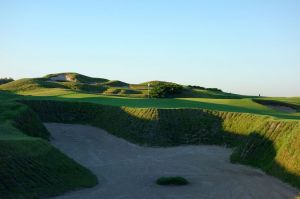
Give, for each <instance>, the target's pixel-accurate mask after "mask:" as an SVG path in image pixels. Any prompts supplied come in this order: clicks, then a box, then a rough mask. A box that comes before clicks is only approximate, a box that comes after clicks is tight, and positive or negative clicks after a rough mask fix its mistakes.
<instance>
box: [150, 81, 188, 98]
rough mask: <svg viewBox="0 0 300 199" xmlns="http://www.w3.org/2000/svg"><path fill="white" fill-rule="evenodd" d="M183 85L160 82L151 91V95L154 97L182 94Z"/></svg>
mask: <svg viewBox="0 0 300 199" xmlns="http://www.w3.org/2000/svg"><path fill="white" fill-rule="evenodd" d="M182 90H183V87H182V86H181V85H178V84H174V83H167V84H158V85H155V86H154V87H153V88H152V89H151V91H150V96H151V97H153V98H163V97H170V96H172V95H175V94H180V93H181V92H182Z"/></svg>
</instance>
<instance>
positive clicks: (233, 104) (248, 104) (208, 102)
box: [20, 89, 300, 119]
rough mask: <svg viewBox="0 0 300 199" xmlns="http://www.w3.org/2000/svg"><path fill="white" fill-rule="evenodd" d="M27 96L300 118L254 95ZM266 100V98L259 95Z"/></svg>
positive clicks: (50, 91) (36, 93)
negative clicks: (158, 96)
mask: <svg viewBox="0 0 300 199" xmlns="http://www.w3.org/2000/svg"><path fill="white" fill-rule="evenodd" d="M22 94H25V95H26V96H20V98H25V99H46V100H49V99H51V100H62V101H74V102H91V103H96V104H103V105H109V106H126V107H135V108H203V109H210V110H217V111H228V112H240V113H253V114H260V115H269V116H274V117H277V118H282V119H300V112H296V113H285V112H280V111H276V110H273V109H271V108H268V107H267V106H264V105H262V104H259V103H256V102H254V101H253V100H252V98H243V99H211V98H167V99H147V98H132V97H115V96H105V95H97V94H90V93H82V92H76V91H69V90H65V89H48V90H47V89H41V90H37V91H35V90H32V91H26V93H22ZM259 99H263V98H259Z"/></svg>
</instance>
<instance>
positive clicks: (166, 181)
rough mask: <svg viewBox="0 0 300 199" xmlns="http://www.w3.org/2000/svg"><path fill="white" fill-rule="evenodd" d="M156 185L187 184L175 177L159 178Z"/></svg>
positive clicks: (182, 179) (181, 178)
mask: <svg viewBox="0 0 300 199" xmlns="http://www.w3.org/2000/svg"><path fill="white" fill-rule="evenodd" d="M156 184H158V185H187V184H189V182H188V181H187V180H186V179H185V178H183V177H179V176H175V177H160V178H158V179H157V180H156Z"/></svg>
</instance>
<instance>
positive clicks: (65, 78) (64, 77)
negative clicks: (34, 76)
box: [50, 74, 72, 82]
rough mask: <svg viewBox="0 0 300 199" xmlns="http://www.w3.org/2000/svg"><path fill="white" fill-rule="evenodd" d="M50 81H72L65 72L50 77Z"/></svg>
mask: <svg viewBox="0 0 300 199" xmlns="http://www.w3.org/2000/svg"><path fill="white" fill-rule="evenodd" d="M50 81H54V82H55V81H58V82H67V81H72V79H71V78H70V76H69V75H67V74H61V75H57V76H55V77H51V78H50Z"/></svg>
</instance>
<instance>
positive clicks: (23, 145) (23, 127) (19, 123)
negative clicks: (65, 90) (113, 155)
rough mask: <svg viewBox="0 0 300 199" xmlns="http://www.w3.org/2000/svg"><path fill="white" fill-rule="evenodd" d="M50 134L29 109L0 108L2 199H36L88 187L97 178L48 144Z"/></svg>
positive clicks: (6, 103)
mask: <svg viewBox="0 0 300 199" xmlns="http://www.w3.org/2000/svg"><path fill="white" fill-rule="evenodd" d="M49 136H50V134H49V132H48V131H47V129H46V128H45V127H44V126H43V124H42V123H41V120H40V119H39V118H38V117H37V115H36V114H35V112H33V111H32V110H31V109H29V108H28V107H26V106H24V105H22V104H19V103H16V102H13V101H5V100H4V101H2V103H1V105H0V179H1V180H0V196H1V199H2V198H3V199H14V198H22V199H36V198H41V197H50V196H55V195H58V194H62V193H64V192H66V191H69V190H72V189H78V188H80V187H91V186H93V185H95V184H96V183H97V179H96V177H95V176H94V175H93V174H92V173H91V172H90V171H89V170H87V169H86V168H84V167H82V166H80V165H79V164H77V163H76V162H74V161H73V160H72V159H70V158H68V157H67V156H66V155H64V154H62V153H61V152H60V151H59V150H57V149H55V148H54V147H53V146H52V145H50V144H49V143H48V141H47V140H48V139H49Z"/></svg>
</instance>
